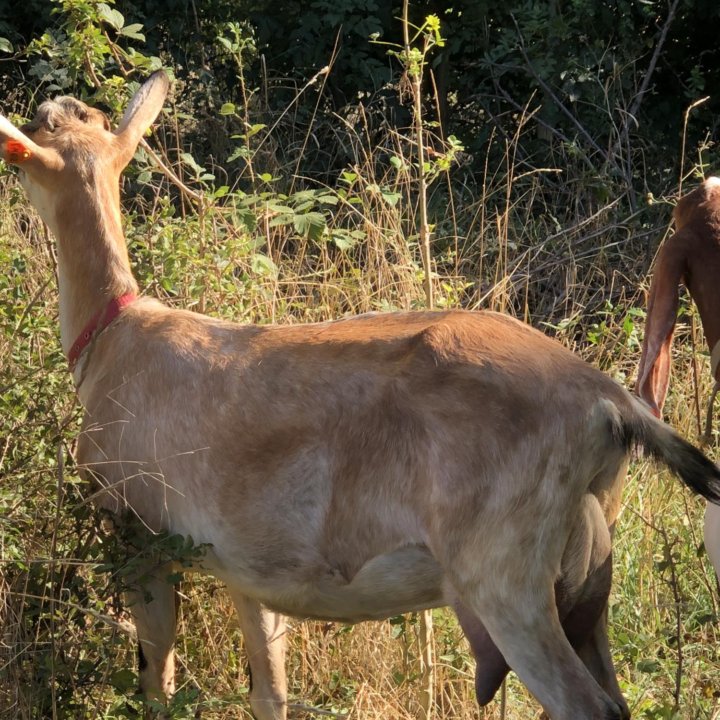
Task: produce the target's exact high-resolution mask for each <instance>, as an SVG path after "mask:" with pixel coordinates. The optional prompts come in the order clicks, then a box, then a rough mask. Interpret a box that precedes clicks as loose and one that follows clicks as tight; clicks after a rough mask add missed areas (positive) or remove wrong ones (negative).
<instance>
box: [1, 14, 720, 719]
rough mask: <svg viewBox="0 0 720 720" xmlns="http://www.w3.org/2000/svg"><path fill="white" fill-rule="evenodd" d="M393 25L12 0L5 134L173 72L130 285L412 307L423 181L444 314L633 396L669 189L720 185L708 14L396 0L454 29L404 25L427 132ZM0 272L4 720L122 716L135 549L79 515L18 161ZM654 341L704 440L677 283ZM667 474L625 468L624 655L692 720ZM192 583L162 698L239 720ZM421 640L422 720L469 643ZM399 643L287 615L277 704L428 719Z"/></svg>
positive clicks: (465, 657)
mask: <svg viewBox="0 0 720 720" xmlns="http://www.w3.org/2000/svg"><path fill="white" fill-rule="evenodd" d="M401 14H402V5H401V4H400V3H397V2H381V1H380V0H335V1H333V2H331V1H330V0H327V1H326V0H314V1H313V2H290V1H288V2H282V1H281V2H267V1H265V2H261V1H257V2H251V1H248V0H238V1H236V2H230V1H229V0H211V1H209V2H202V3H200V2H184V1H179V0H170V1H169V2H164V1H161V0H146V1H145V2H115V3H113V2H106V3H101V2H97V0H56V1H55V2H47V1H45V0H43V1H40V0H26V1H25V2H22V3H17V2H14V1H13V2H10V1H8V0H0V63H1V64H0V68H1V70H2V73H1V75H0V97H1V98H2V100H1V101H0V109H1V110H2V112H3V114H5V115H8V116H10V117H12V119H13V120H15V121H17V122H22V120H23V119H24V118H29V117H31V116H32V114H33V112H34V110H35V108H36V107H37V104H38V103H39V102H40V101H41V100H42V99H43V98H44V97H46V96H53V95H56V94H62V93H67V94H74V95H77V96H79V97H81V98H83V99H85V100H87V101H88V102H90V103H93V104H100V105H102V106H104V107H105V108H106V109H107V111H108V113H109V114H110V115H111V117H113V118H114V119H117V117H118V113H119V112H120V111H121V110H122V108H123V106H124V104H125V103H126V101H127V99H128V97H129V96H130V94H131V93H132V92H133V90H134V88H135V87H137V83H138V82H141V81H142V80H143V79H144V78H145V77H146V76H147V75H148V74H149V72H151V70H152V69H154V68H156V67H160V66H164V67H166V68H168V69H169V70H170V71H171V72H172V73H173V75H174V79H175V81H174V92H173V96H172V99H171V101H170V102H169V103H168V107H167V111H166V112H165V113H164V117H163V118H162V121H161V122H160V124H159V126H158V128H157V129H156V131H155V133H154V134H153V137H152V138H149V143H150V146H151V147H152V148H154V150H155V151H156V152H157V153H159V154H160V155H161V157H162V159H163V161H164V163H165V164H166V165H167V166H168V167H169V168H170V169H171V170H172V171H173V172H174V173H175V175H176V176H178V177H179V178H180V179H181V180H182V183H184V189H179V187H178V184H177V183H176V182H172V181H169V180H168V179H167V177H166V176H165V175H164V174H163V173H161V172H160V171H159V170H158V167H157V164H156V162H155V161H154V160H153V159H151V158H150V157H149V155H148V154H147V152H146V151H144V150H140V151H139V152H138V154H137V157H136V159H135V162H134V163H133V164H132V166H131V167H130V168H129V170H128V172H127V173H126V176H125V179H124V181H123V202H124V210H125V213H126V216H127V223H126V232H127V235H128V242H129V248H130V252H131V257H132V262H133V265H134V270H135V272H136V274H137V276H138V278H139V280H140V284H141V287H142V288H143V289H144V291H145V292H146V293H148V294H151V295H154V296H157V297H159V298H161V299H163V300H164V301H165V302H167V303H169V304H171V305H174V306H178V307H189V308H193V309H196V310H200V311H202V312H208V313H211V314H215V315H217V316H222V317H226V318H231V319H234V320H237V321H242V322H259V323H263V322H300V321H314V320H325V319H329V318H336V317H341V316H342V315H344V314H347V313H356V312H362V311H366V310H381V311H383V310H392V309H407V308H416V307H422V306H423V305H424V303H425V297H424V293H423V279H424V277H425V273H426V268H425V267H424V265H423V262H422V258H421V255H422V253H421V248H420V232H419V212H418V209H419V204H420V203H421V194H420V192H419V189H418V187H419V177H420V174H421V172H420V171H421V170H422V171H423V174H424V175H425V176H426V178H427V180H428V182H429V193H428V197H427V206H428V212H429V216H430V229H431V231H432V244H431V255H432V263H431V279H432V283H433V285H434V288H435V292H436V303H437V305H438V306H442V307H445V306H448V307H450V306H452V307H456V306H459V307H467V308H479V307H487V308H493V309H499V310H504V311H509V312H512V313H513V314H515V315H517V316H519V317H522V318H523V319H526V320H528V321H529V322H531V323H533V324H535V325H537V326H540V327H542V328H543V329H544V330H545V331H546V332H548V333H549V334H553V335H555V336H556V337H558V339H560V340H561V341H562V342H564V343H565V344H567V345H568V346H570V347H572V348H574V349H575V350H577V351H578V352H580V353H581V354H583V356H584V357H586V358H587V359H588V360H590V361H591V362H593V363H595V364H596V365H598V366H600V367H602V368H603V369H605V370H606V371H607V372H609V373H611V374H612V375H613V376H615V377H616V378H617V379H618V380H620V381H621V382H625V383H626V384H628V385H630V384H631V383H632V378H633V376H634V371H635V370H634V369H635V365H636V362H637V359H638V355H639V343H640V338H641V337H642V330H643V320H644V290H645V288H646V285H647V271H648V269H649V267H650V264H651V261H652V258H653V255H654V252H655V250H656V248H657V246H658V244H659V242H660V240H661V239H662V237H663V236H664V234H665V233H666V231H667V226H668V222H669V217H670V211H671V208H672V204H673V202H674V200H675V198H676V197H677V194H678V192H679V190H680V188H681V186H682V187H685V188H687V187H690V186H691V185H693V184H695V183H696V182H697V180H698V179H699V178H700V177H701V176H703V175H705V174H708V173H711V172H715V173H717V172H718V171H719V169H718V153H717V140H718V124H717V123H718V116H719V113H718V110H719V109H720V108H719V106H718V103H719V102H720V95H719V94H718V81H719V77H718V73H720V57H719V54H720V46H718V43H717V38H718V36H720V32H718V31H719V30H720V5H719V4H718V3H717V2H710V1H709V0H671V1H670V2H655V1H654V0H643V1H640V0H638V1H633V0H616V1H615V2H594V1H591V0H573V1H567V2H563V1H560V0H555V1H554V2H546V3H540V2H530V1H527V0H526V1H523V2H520V1H517V0H512V1H510V2H506V3H491V2H485V1H484V0H479V1H478V2H472V1H471V0H461V1H458V2H454V3H449V2H448V3H443V2H417V3H413V4H412V6H411V8H410V15H411V20H412V21H413V22H414V23H415V24H416V25H422V24H423V22H424V21H425V18H427V17H428V16H432V15H436V16H437V18H439V21H440V27H441V33H442V35H443V37H444V39H445V41H444V43H435V44H434V45H433V47H432V48H426V46H424V45H423V42H424V40H423V38H424V37H425V35H426V33H421V34H420V36H419V37H418V38H417V39H416V43H415V48H416V51H417V52H418V53H419V54H420V56H421V57H422V58H423V59H424V60H425V61H426V63H427V66H426V68H425V70H424V74H423V86H422V88H423V95H422V105H423V117H422V121H423V122H422V130H420V131H419V130H418V127H417V125H416V124H415V125H413V123H414V121H415V120H416V118H415V117H414V115H413V106H412V101H411V98H410V95H411V93H410V90H409V88H408V85H409V83H408V75H407V73H406V72H405V70H406V67H405V66H406V65H407V61H406V60H404V56H403V53H402V48H401V46H402V43H403V32H402V24H401V22H400V20H399V18H400V16H401ZM425 49H427V52H425ZM388 50H390V51H391V52H390V53H388ZM326 68H327V70H326ZM706 97H709V99H704V98H706ZM419 138H420V139H422V143H423V145H424V146H425V147H426V148H427V151H428V152H427V160H426V163H425V165H424V166H423V167H422V168H420V167H419V166H418V161H417V146H418V140H419ZM0 267H2V269H3V270H2V272H0V717H2V718H3V719H4V718H8V719H9V718H23V719H24V718H85V717H88V718H90V717H102V718H120V717H134V716H136V714H137V712H138V709H139V701H138V699H137V697H135V695H134V687H135V683H136V677H135V667H134V658H133V656H132V644H131V643H129V642H128V640H127V637H126V636H127V632H128V627H127V618H126V616H125V615H124V612H123V610H122V607H121V603H120V602H119V590H120V588H121V586H122V582H123V577H124V576H125V574H126V573H127V567H128V562H129V561H130V560H131V559H129V558H126V557H122V553H119V551H118V548H117V547H115V546H114V544H113V542H112V539H111V538H108V537H106V536H105V535H103V533H102V532H101V531H100V530H98V529H97V526H96V523H95V522H94V519H93V517H92V513H91V512H90V509H89V507H88V506H87V504H86V502H85V500H84V497H85V488H84V487H83V486H82V485H81V484H80V482H79V480H78V479H77V476H76V475H75V473H74V459H73V458H74V443H75V435H76V433H77V427H78V419H79V412H80V411H79V408H78V407H77V405H76V403H75V401H74V400H73V397H74V395H73V388H72V384H71V382H70V380H69V377H68V374H67V370H66V363H65V360H64V358H63V356H62V352H61V349H60V347H59V342H58V337H57V334H58V333H57V290H56V284H55V274H54V270H55V262H54V257H53V251H52V245H51V242H50V241H49V239H48V238H46V235H45V232H44V229H43V227H42V224H41V223H40V222H39V220H38V219H37V217H36V216H35V214H34V213H33V211H32V210H31V209H30V208H29V206H28V204H27V202H26V200H25V199H24V196H23V194H22V191H21V190H20V188H19V187H18V185H17V183H16V182H15V180H14V178H13V175H12V171H10V170H9V169H7V168H4V169H3V170H2V174H1V175H0ZM691 341H692V342H691ZM674 359H675V376H674V383H673V389H672V392H671V395H670V397H669V400H668V407H667V409H668V419H669V421H670V422H671V423H672V424H673V425H675V426H676V427H678V428H679V429H680V430H681V431H683V432H684V433H685V434H686V435H688V436H690V437H694V436H696V434H697V429H696V415H697V414H698V413H697V411H696V397H699V398H700V400H699V401H698V407H700V406H701V405H702V402H703V401H702V398H703V396H704V393H706V392H707V391H708V390H709V388H708V385H709V373H708V372H707V354H706V352H705V347H704V343H703V338H702V334H701V331H700V329H699V328H698V324H697V322H696V321H695V316H694V311H693V308H692V306H691V305H690V304H689V303H688V302H687V300H685V301H684V302H683V308H682V313H681V317H680V323H679V328H678V342H677V343H676V349H675V358H674ZM709 452H711V453H714V452H715V447H714V446H712V447H711V448H710V449H709ZM656 476H657V473H656V471H655V470H654V469H653V468H649V467H648V466H647V465H645V464H643V463H636V464H634V465H633V468H632V472H631V475H630V478H629V482H628V491H627V495H626V507H625V512H624V515H623V518H622V521H621V526H620V528H619V530H618V536H617V542H616V568H617V570H616V583H615V588H616V589H615V592H614V596H613V601H612V604H611V627H612V632H613V636H612V643H613V650H614V652H615V659H616V662H617V664H618V670H619V674H620V676H621V678H622V682H623V689H624V691H625V692H626V694H627V696H628V699H629V702H630V704H631V707H632V708H633V712H634V716H635V717H639V718H648V719H651V720H659V719H660V718H664V719H669V718H688V719H689V718H708V719H709V718H713V717H716V716H717V712H718V700H717V696H718V687H720V670H718V664H717V658H718V651H717V648H718V643H717V640H718V638H717V632H716V630H715V627H716V624H717V617H718V613H717V591H716V587H715V583H714V579H713V577H712V574H711V572H709V569H708V566H707V564H706V561H705V560H704V554H703V551H702V542H701V529H700V525H701V514H702V507H701V505H700V504H698V503H697V502H695V500H694V499H692V498H688V497H687V495H686V494H685V493H684V492H683V491H682V490H680V489H679V488H678V486H677V483H676V482H675V481H673V480H670V479H669V478H668V477H666V476H665V475H660V477H659V479H658V478H657V477H656ZM166 549H167V551H168V552H172V553H174V554H175V555H176V556H177V557H179V559H183V557H185V556H187V555H188V554H192V552H194V550H193V548H191V547H187V546H186V545H185V544H184V542H183V541H178V540H177V539H170V540H169V546H168V548H166ZM183 593H184V594H185V596H186V602H185V603H184V605H183V607H184V610H183V616H182V618H181V623H180V625H181V637H182V638H183V639H182V640H181V641H180V643H179V646H178V649H179V656H180V669H179V676H180V688H181V692H180V693H179V695H178V698H177V699H176V701H175V704H174V706H173V708H172V710H171V714H172V716H173V717H176V718H182V717H192V716H193V715H194V713H195V711H196V709H197V708H198V707H202V708H203V709H204V710H205V716H207V717H217V718H221V717H222V718H231V717H232V718H235V717H248V712H249V711H248V706H247V703H246V701H245V692H246V688H247V677H246V675H245V670H244V660H243V656H242V638H241V636H240V635H239V633H238V632H237V630H236V629H234V628H233V626H232V623H231V620H230V618H231V616H232V611H231V609H230V606H229V603H228V600H227V598H226V597H225V596H224V595H223V591H222V588H220V587H219V585H218V584H217V583H214V582H213V581H203V582H197V583H187V584H186V585H184V586H183ZM436 626H437V633H436V639H435V644H436V656H437V658H438V680H437V684H436V685H437V687H436V697H435V703H436V709H437V714H438V717H439V718H451V717H474V716H475V715H476V713H477V710H476V706H475V704H474V699H473V693H472V682H471V681H470V677H471V675H472V670H473V663H472V661H471V659H470V657H469V654H468V651H467V648H466V646H465V645H464V644H463V641H462V638H461V634H460V632H459V630H458V628H457V626H456V625H455V623H454V621H453V620H452V618H451V617H450V616H449V615H446V614H445V613H443V612H442V611H438V612H437V613H436ZM416 650H417V637H416V619H415V618H395V619H393V621H392V622H391V623H383V624H370V625H364V626H359V627H356V628H342V627H336V626H333V627H332V628H330V627H329V626H326V625H323V624H320V623H306V624H301V623H297V624H294V625H293V627H292V630H291V656H290V659H289V675H290V692H291V699H292V701H293V703H294V705H295V706H296V707H295V709H294V713H295V716H296V717H310V716H311V715H310V713H309V712H308V711H307V709H306V708H307V707H308V706H315V707H320V708H321V709H324V710H325V711H327V712H330V713H350V714H351V716H353V717H363V718H388V717H390V718H411V717H417V715H418V706H417V695H418V677H417V668H416V667H415V665H414V664H413V657H414V655H415V654H416ZM509 697H510V701H509V715H508V717H513V718H527V717H531V716H532V715H533V713H535V712H536V709H537V708H536V706H535V705H534V704H533V701H532V700H531V699H530V698H529V697H528V695H527V694H526V693H525V692H524V691H523V689H522V688H521V687H519V686H518V685H517V684H515V683H513V684H511V687H510V696H509ZM303 708H305V709H303ZM353 713H354V715H352V714H353ZM486 717H488V718H490V717H499V708H498V707H493V708H491V709H490V710H489V711H488V714H487V715H486Z"/></svg>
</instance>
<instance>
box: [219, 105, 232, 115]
mask: <svg viewBox="0 0 720 720" xmlns="http://www.w3.org/2000/svg"><path fill="white" fill-rule="evenodd" d="M234 113H235V105H234V104H233V103H231V102H226V103H223V104H222V107H221V108H220V114H221V115H233V114H234Z"/></svg>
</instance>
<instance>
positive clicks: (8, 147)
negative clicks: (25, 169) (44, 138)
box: [5, 140, 32, 163]
mask: <svg viewBox="0 0 720 720" xmlns="http://www.w3.org/2000/svg"><path fill="white" fill-rule="evenodd" d="M5 157H6V158H7V161H8V162H11V163H21V162H25V160H29V159H30V158H31V157H32V153H31V152H30V150H28V149H27V147H26V146H25V145H24V144H23V143H21V142H20V141H19V140H8V141H7V142H6V143H5Z"/></svg>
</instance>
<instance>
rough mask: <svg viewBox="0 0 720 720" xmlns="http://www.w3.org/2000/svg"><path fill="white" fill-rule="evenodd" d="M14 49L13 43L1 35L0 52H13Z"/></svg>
mask: <svg viewBox="0 0 720 720" xmlns="http://www.w3.org/2000/svg"><path fill="white" fill-rule="evenodd" d="M13 51H14V49H13V44H12V43H11V42H10V41H9V40H8V39H7V38H4V37H0V52H6V53H11V52H13Z"/></svg>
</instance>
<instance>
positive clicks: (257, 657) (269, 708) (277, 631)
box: [228, 588, 287, 720]
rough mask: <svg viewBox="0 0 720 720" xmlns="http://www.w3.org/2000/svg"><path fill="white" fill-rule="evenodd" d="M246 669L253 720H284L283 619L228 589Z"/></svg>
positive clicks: (284, 644) (285, 715)
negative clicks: (241, 637)
mask: <svg viewBox="0 0 720 720" xmlns="http://www.w3.org/2000/svg"><path fill="white" fill-rule="evenodd" d="M228 591H229V593H230V597H231V598H232V601H233V604H234V605H235V609H236V610H237V614H238V620H239V622H240V629H241V630H242V634H243V639H244V641H245V651H246V653H247V658H248V663H249V665H250V707H251V708H252V711H253V714H254V715H255V717H256V718H257V720H286V718H287V678H286V675H285V646H286V638H285V632H286V624H285V618H284V617H283V616H282V615H280V614H279V613H276V612H272V611H271V610H268V609H266V608H264V607H263V606H262V605H261V604H260V603H259V602H257V601H256V600H252V599H251V598H249V597H247V596H246V595H243V594H242V593H241V592H238V591H237V590H235V589H233V588H228Z"/></svg>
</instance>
